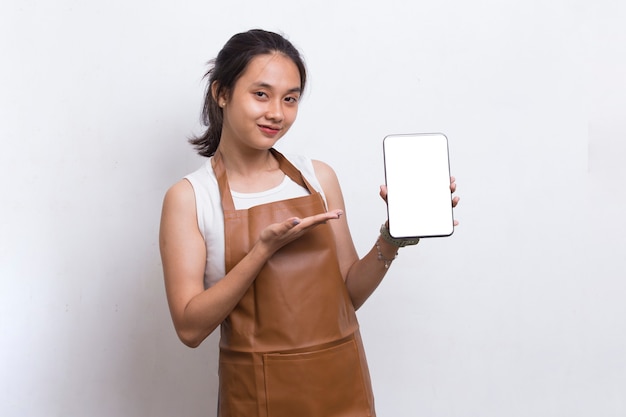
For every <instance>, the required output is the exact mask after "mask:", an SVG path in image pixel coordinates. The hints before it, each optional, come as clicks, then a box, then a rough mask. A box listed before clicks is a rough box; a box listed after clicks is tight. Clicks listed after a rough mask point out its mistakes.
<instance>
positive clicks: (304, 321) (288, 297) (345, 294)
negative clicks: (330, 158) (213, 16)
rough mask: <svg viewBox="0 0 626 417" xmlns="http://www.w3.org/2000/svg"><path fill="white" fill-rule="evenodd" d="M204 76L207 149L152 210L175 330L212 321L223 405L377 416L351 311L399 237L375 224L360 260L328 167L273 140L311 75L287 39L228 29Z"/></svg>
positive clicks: (225, 412) (248, 412) (203, 329)
mask: <svg viewBox="0 0 626 417" xmlns="http://www.w3.org/2000/svg"><path fill="white" fill-rule="evenodd" d="M207 76H208V87H207V92H206V98H205V104H204V112H203V116H204V122H205V124H206V125H207V126H208V128H207V130H206V132H205V134H204V135H202V136H200V137H197V138H194V139H193V140H192V141H191V142H192V143H193V144H194V145H195V146H196V148H197V150H198V151H199V153H200V154H201V155H203V156H206V157H207V158H208V159H207V161H206V163H205V164H204V166H202V167H201V168H200V169H199V170H198V171H196V172H194V173H192V174H191V175H189V176H187V177H186V178H185V179H183V180H181V181H180V182H178V183H177V184H175V185H174V186H172V187H171V188H170V189H169V190H168V192H167V194H166V196H165V200H164V204H163V212H162V220H161V233H160V245H161V256H162V260H163V269H164V275H165V286H166V291H167V298H168V302H169V307H170V311H171V314H172V319H173V322H174V326H175V328H176V332H177V334H178V336H179V337H180V339H181V340H182V341H183V343H185V344H186V345H188V346H191V347H196V346H198V345H199V344H200V343H201V342H202V341H203V340H204V339H205V338H206V337H207V336H208V335H209V334H210V333H211V332H213V330H215V329H216V328H217V327H218V326H220V330H221V339H220V364H219V378H220V390H219V391H220V392H219V415H220V416H222V417H227V416H228V417H230V416H245V417H252V416H265V417H277V416H281V417H282V416H289V417H293V416H299V417H304V416H315V417H320V416H324V417H332V416H374V415H375V411H374V400H373V395H372V390H371V384H370V380H369V373H368V369H367V363H366V360H365V355H364V351H363V347H362V343H361V338H360V335H359V326H358V322H357V319H356V316H355V310H356V309H358V308H359V307H360V306H361V305H362V304H363V302H364V301H365V300H366V299H367V298H368V297H369V296H370V294H371V293H372V292H373V291H374V289H375V288H376V287H377V286H378V284H379V283H380V282H381V280H382V278H383V276H384V275H385V273H386V272H387V269H388V267H389V265H390V263H391V262H392V260H393V259H394V258H395V256H396V253H397V251H398V247H400V246H403V245H404V244H406V242H404V241H400V240H396V239H393V238H391V237H390V236H389V234H388V232H387V229H386V227H385V225H383V226H382V227H381V235H380V236H379V237H378V239H377V240H376V243H375V245H373V246H372V249H371V250H370V252H369V253H368V254H367V255H365V256H364V257H363V258H361V259H359V256H358V254H357V252H356V250H355V247H354V244H353V242H352V238H351V236H350V231H349V230H348V223H347V221H346V217H345V216H344V215H343V214H344V201H343V196H342V193H341V189H340V187H339V183H338V181H337V177H336V176H335V173H334V171H333V170H332V169H331V168H330V167H329V166H328V165H326V164H324V163H322V162H320V161H314V160H310V159H308V158H305V157H301V156H294V157H290V158H289V159H287V158H285V157H284V156H283V155H281V154H280V153H279V152H277V151H276V150H274V148H273V146H274V145H275V144H276V142H277V141H278V140H279V139H280V138H281V137H283V136H284V135H285V134H286V133H287V131H288V130H289V128H290V127H291V125H292V124H293V122H294V121H295V119H296V115H297V112H298V103H299V100H300V96H301V94H302V92H303V90H304V87H305V83H306V71H305V67H304V63H303V61H302V58H301V57H300V54H299V53H298V51H297V50H296V49H295V48H294V47H293V45H292V44H291V43H290V42H289V41H287V40H286V39H285V38H283V37H282V36H280V35H278V34H275V33H271V32H266V31H262V30H251V31H248V32H245V33H240V34H237V35H235V36H233V37H232V38H231V39H230V40H229V41H228V42H227V43H226V45H225V46H224V48H223V49H222V50H221V51H220V53H219V54H218V56H217V58H216V59H215V60H214V61H213V66H212V68H211V69H210V70H209V72H208V73H207ZM450 189H451V191H452V192H454V189H455V184H454V180H453V179H452V180H451V187H450ZM380 195H381V196H382V197H383V199H385V198H386V190H385V188H384V187H381V191H380ZM457 202H458V197H455V198H454V199H452V204H453V205H456V203H457Z"/></svg>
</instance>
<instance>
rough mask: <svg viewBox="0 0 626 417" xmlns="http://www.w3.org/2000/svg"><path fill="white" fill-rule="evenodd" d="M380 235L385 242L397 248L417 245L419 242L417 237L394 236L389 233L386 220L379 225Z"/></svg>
mask: <svg viewBox="0 0 626 417" xmlns="http://www.w3.org/2000/svg"><path fill="white" fill-rule="evenodd" d="M380 237H381V238H382V239H383V240H384V241H385V242H387V243H390V244H392V245H394V246H396V247H398V248H402V247H404V246H411V245H417V244H418V243H419V242H420V239H419V238H418V237H414V238H395V237H393V236H391V234H389V227H388V226H387V222H385V223H383V225H382V226H380Z"/></svg>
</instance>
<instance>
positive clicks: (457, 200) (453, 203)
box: [452, 196, 461, 207]
mask: <svg viewBox="0 0 626 417" xmlns="http://www.w3.org/2000/svg"><path fill="white" fill-rule="evenodd" d="M459 200H461V197H458V196H457V197H454V198H453V199H452V207H456V205H457V204H459Z"/></svg>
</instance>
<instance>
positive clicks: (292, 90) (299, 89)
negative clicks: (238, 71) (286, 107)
mask: <svg viewBox="0 0 626 417" xmlns="http://www.w3.org/2000/svg"><path fill="white" fill-rule="evenodd" d="M252 86H253V87H261V88H267V89H270V90H272V89H273V88H274V87H272V85H270V84H268V83H265V82H259V83H254V84H252ZM287 93H298V94H300V93H302V87H294V88H290V89H289V90H287Z"/></svg>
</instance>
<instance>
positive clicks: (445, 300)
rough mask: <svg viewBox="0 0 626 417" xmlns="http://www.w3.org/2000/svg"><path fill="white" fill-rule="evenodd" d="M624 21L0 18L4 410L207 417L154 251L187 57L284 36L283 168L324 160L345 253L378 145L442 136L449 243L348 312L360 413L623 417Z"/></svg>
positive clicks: (416, 6)
mask: <svg viewBox="0 0 626 417" xmlns="http://www.w3.org/2000/svg"><path fill="white" fill-rule="evenodd" d="M624 21H626V7H625V6H624V3H623V2H618V1H610V0H602V1H593V2H592V1H586V2H583V1H576V2H571V1H569V2H568V1H557V0H554V1H547V2H546V1H540V0H524V1H521V0H518V1H489V0H479V1H474V2H466V1H461V0H445V1H439V2H425V1H408V0H407V1H404V2H402V1H394V0H388V1H384V2H372V1H370V2H363V1H345V2H339V1H334V2H325V1H318V2H315V4H305V3H297V2H293V1H273V2H259V1H248V0H239V1H230V2H219V3H218V2H208V1H189V2H166V1H135V2H129V1H121V0H111V1H108V2H80V1H72V0H65V1H63V0H55V1H46V0H30V1H22V0H4V1H3V2H2V3H1V5H0V53H1V57H2V58H1V59H2V65H0V80H1V82H2V87H1V93H0V140H1V141H2V142H1V144H2V145H1V148H0V149H1V150H0V192H1V194H0V196H1V197H0V198H1V203H0V364H1V365H0V366H1V370H0V374H1V375H2V377H1V378H0V415H2V416H182V415H185V416H201V415H212V413H213V410H214V409H215V406H216V404H215V392H216V358H217V356H216V346H215V345H216V342H217V338H216V337H215V336H211V338H210V339H208V340H207V341H206V342H205V343H204V344H203V346H201V347H200V348H199V349H197V350H190V349H188V348H186V347H184V346H183V345H182V344H181V343H180V342H179V341H178V340H177V339H176V336H175V334H174V331H173V327H172V325H171V322H170V318H169V313H168V310H167V306H166V301H165V295H164V290H163V284H162V276H161V269H160V268H161V266H160V259H159V254H158V246H157V232H158V222H159V216H160V204H161V199H162V196H163V194H164V192H165V190H166V189H167V187H168V186H169V185H171V184H172V183H174V182H175V181H177V180H178V179H179V178H180V177H181V176H183V175H184V174H186V173H188V172H190V171H192V170H194V169H195V168H196V166H198V164H199V163H200V162H201V159H200V158H199V157H196V156H194V155H193V151H192V149H191V147H190V146H189V145H187V143H186V137H187V136H189V135H190V134H191V133H192V132H197V131H198V129H199V125H198V115H199V110H200V105H201V100H202V94H203V88H204V85H203V83H202V80H201V76H202V74H203V72H204V71H205V69H206V67H205V65H204V64H205V62H206V61H207V60H208V59H210V58H211V57H213V56H214V55H215V54H216V53H217V51H218V50H219V49H220V47H221V46H222V45H223V44H224V42H225V41H226V40H227V39H228V37H230V36H231V35H232V34H234V33H236V32H239V31H242V30H246V29H249V28H253V27H263V28H266V29H270V30H277V31H282V32H284V33H286V34H287V35H288V37H289V38H290V39H291V40H292V41H293V42H294V43H295V44H296V45H297V46H298V47H299V48H300V49H301V50H302V51H303V53H304V55H305V57H306V60H307V62H308V67H309V70H310V77H311V78H310V80H311V82H310V89H309V90H308V93H307V94H306V97H305V100H304V102H303V104H302V106H301V110H300V116H299V120H298V122H297V124H296V126H295V127H294V128H293V130H292V131H291V132H290V134H289V135H288V137H287V138H285V139H284V143H282V144H281V145H280V147H281V149H283V150H284V151H287V152H298V153H304V154H308V155H310V156H313V157H315V158H318V159H322V160H325V161H327V162H329V163H330V164H331V165H333V166H334V167H335V169H336V171H337V173H338V175H339V177H340V180H341V181H342V185H343V189H344V193H345V197H346V202H347V206H348V207H347V209H348V216H349V221H350V224H351V226H352V230H353V235H354V239H355V241H356V244H357V247H358V249H359V251H360V252H361V253H365V251H367V250H368V249H369V248H370V247H371V245H372V244H373V242H374V239H375V237H376V235H377V229H378V227H379V225H380V223H381V222H382V221H383V220H384V216H385V211H384V206H383V204H382V203H381V202H380V201H379V198H378V196H377V193H378V185H379V184H380V183H382V182H383V178H384V177H383V172H382V155H381V140H382V138H383V136H385V135H386V134H389V133H403V132H422V131H441V132H444V133H446V134H447V135H448V138H449V140H450V147H451V164H452V169H453V173H454V175H456V177H457V179H458V184H459V192H458V194H459V195H460V196H461V198H462V204H461V205H460V206H459V208H458V209H457V210H456V215H457V217H458V218H459V220H460V221H461V226H460V227H459V228H457V231H456V232H455V234H454V236H453V237H451V238H447V239H438V240H431V241H428V242H426V241H425V242H423V243H422V244H420V245H419V246H418V247H416V248H407V249H403V250H402V252H401V254H400V256H399V258H398V260H397V261H396V263H395V264H394V266H393V270H392V272H390V274H389V275H388V278H387V279H386V282H385V283H384V285H382V287H381V288H380V289H379V290H378V292H377V293H376V294H375V295H374V296H373V297H372V298H371V299H370V301H369V302H368V304H367V305H366V306H364V307H363V308H362V309H361V310H360V312H359V317H360V320H361V324H362V332H363V335H364V339H365V343H366V350H367V352H368V356H369V361H370V366H371V372H372V377H373V383H374V389H375V393H376V399H377V405H378V413H379V415H380V416H400V415H425V416H463V417H465V416H480V417H491V416H492V417H500V416H508V417H514V416H531V415H532V416H568V417H572V416H574V417H576V416H603V417H612V416H624V415H626V400H625V399H624V398H625V397H624V395H623V393H624V392H626V359H625V358H626V355H625V352H626V303H625V302H624V299H626V282H625V280H624V275H625V274H624V271H625V270H626V265H625V261H624V256H623V254H624V252H625V249H626V244H625V243H626V242H625V238H624V233H625V232H626V225H625V223H624V215H623V210H622V207H623V205H624V203H626V197H624V193H623V192H622V186H623V182H624V179H625V177H626V175H625V171H626V169H625V168H624V167H623V164H622V159H623V157H624V155H625V151H626V145H625V143H626V142H625V141H624V139H625V136H626V122H625V121H624V120H625V119H624V110H625V109H626V78H625V77H624V74H625V73H626V57H625V54H624V44H625V42H626V30H625V29H624V24H623V22H624Z"/></svg>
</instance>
